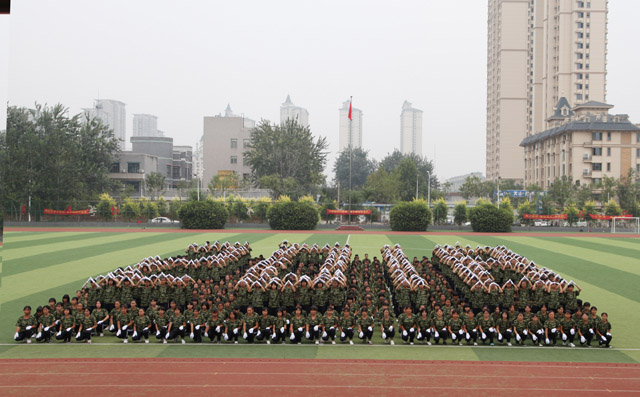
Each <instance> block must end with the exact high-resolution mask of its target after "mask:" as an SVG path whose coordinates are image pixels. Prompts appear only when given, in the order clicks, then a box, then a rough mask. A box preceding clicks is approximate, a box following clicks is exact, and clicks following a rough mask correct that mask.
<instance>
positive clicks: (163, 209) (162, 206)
mask: <svg viewBox="0 0 640 397" xmlns="http://www.w3.org/2000/svg"><path fill="white" fill-rule="evenodd" d="M156 207H158V213H159V214H160V216H168V215H169V205H168V204H167V200H165V199H164V197H160V198H159V199H158V201H157V202H156Z"/></svg>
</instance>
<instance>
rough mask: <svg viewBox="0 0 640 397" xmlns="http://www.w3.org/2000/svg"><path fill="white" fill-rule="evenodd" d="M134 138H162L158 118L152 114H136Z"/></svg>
mask: <svg viewBox="0 0 640 397" xmlns="http://www.w3.org/2000/svg"><path fill="white" fill-rule="evenodd" d="M133 136H161V135H160V131H158V118H157V117H156V116H154V115H152V114H134V115H133Z"/></svg>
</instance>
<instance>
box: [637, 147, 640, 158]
mask: <svg viewBox="0 0 640 397" xmlns="http://www.w3.org/2000/svg"><path fill="white" fill-rule="evenodd" d="M636 158H637V159H640V149H636Z"/></svg>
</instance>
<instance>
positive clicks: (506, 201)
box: [500, 196, 513, 214]
mask: <svg viewBox="0 0 640 397" xmlns="http://www.w3.org/2000/svg"><path fill="white" fill-rule="evenodd" d="M500 209H501V210H505V211H507V212H509V213H511V214H513V206H512V205H511V199H510V198H509V197H506V196H505V197H503V198H502V200H500Z"/></svg>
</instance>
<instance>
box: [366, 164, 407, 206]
mask: <svg viewBox="0 0 640 397" xmlns="http://www.w3.org/2000/svg"><path fill="white" fill-rule="evenodd" d="M399 190H400V184H399V182H398V180H397V179H396V178H395V177H394V176H392V175H391V174H389V173H388V172H387V171H386V170H385V169H384V167H382V166H379V167H378V170H377V171H375V172H374V173H372V174H370V175H369V176H368V177H367V183H366V184H365V186H364V188H363V192H364V194H365V197H366V199H367V200H370V201H373V202H375V203H387V204H390V203H393V202H394V201H395V199H396V198H397V196H398V194H399Z"/></svg>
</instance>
